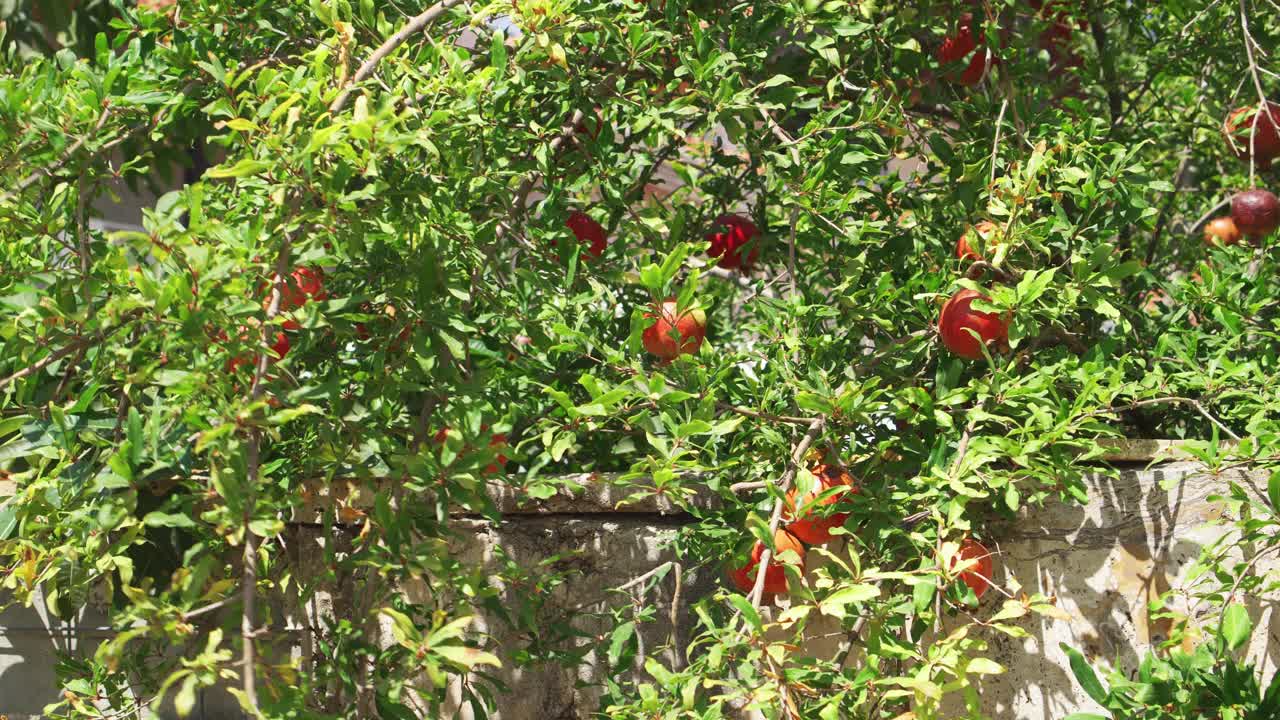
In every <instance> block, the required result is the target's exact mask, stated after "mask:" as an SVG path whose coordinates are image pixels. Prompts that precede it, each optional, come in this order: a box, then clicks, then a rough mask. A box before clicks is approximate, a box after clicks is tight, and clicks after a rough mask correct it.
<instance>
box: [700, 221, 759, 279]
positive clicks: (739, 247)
mask: <svg viewBox="0 0 1280 720" xmlns="http://www.w3.org/2000/svg"><path fill="white" fill-rule="evenodd" d="M715 225H716V226H717V227H722V228H724V229H723V230H721V231H720V232H712V233H708V234H707V236H706V239H707V242H709V243H711V248H710V249H709V250H707V254H708V255H710V256H711V257H718V258H720V262H718V263H716V264H717V265H719V266H720V267H722V268H726V269H729V270H736V269H739V268H742V269H744V270H749V269H751V266H752V265H754V264H755V262H756V258H757V257H759V255H760V248H759V242H758V241H757V242H752V240H753V239H754V238H755V237H756V236H757V235H759V234H760V230H759V228H757V227H756V225H755V223H753V222H751V221H750V220H748V219H747V218H745V217H743V216H741V215H721V216H720V217H718V218H716V222H715ZM743 248H746V257H743V254H742V253H743Z"/></svg>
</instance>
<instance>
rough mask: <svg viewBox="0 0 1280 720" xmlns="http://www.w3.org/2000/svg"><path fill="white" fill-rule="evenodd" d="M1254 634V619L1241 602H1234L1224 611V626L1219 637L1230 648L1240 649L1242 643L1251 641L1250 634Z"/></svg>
mask: <svg viewBox="0 0 1280 720" xmlns="http://www.w3.org/2000/svg"><path fill="white" fill-rule="evenodd" d="M1251 634H1253V619H1252V618H1250V617H1249V611H1248V610H1246V609H1245V607H1244V606H1243V605H1240V604H1239V603H1232V604H1230V605H1228V606H1227V609H1226V610H1225V611H1224V612H1223V613H1222V627H1221V629H1220V630H1219V637H1220V638H1221V639H1222V641H1223V642H1224V643H1226V647H1227V649H1228V650H1239V649H1240V647H1241V646H1242V645H1244V644H1245V643H1247V642H1249V636H1250V635H1251Z"/></svg>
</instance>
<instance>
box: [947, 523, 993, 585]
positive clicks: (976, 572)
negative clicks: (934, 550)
mask: <svg viewBox="0 0 1280 720" xmlns="http://www.w3.org/2000/svg"><path fill="white" fill-rule="evenodd" d="M966 560H974V561H976V563H977V564H975V565H974V566H973V567H972V568H970V569H969V570H965V571H964V572H962V573H960V581H961V582H963V583H964V584H965V585H968V586H969V588H970V589H971V590H973V594H974V595H977V596H978V599H979V600H981V599H982V596H983V595H984V594H985V593H986V592H987V588H989V587H991V576H992V574H993V573H994V572H995V563H994V562H993V561H992V559H991V551H990V550H988V549H987V548H986V546H985V545H983V544H982V543H980V542H978V541H977V540H974V539H972V538H965V541H964V542H963V543H961V544H960V551H959V552H957V553H956V554H955V555H953V556H952V557H951V569H953V570H954V569H955V567H956V566H957V565H959V564H960V563H961V562H964V561H966Z"/></svg>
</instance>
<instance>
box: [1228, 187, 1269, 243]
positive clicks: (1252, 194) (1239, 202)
mask: <svg viewBox="0 0 1280 720" xmlns="http://www.w3.org/2000/svg"><path fill="white" fill-rule="evenodd" d="M1231 219H1232V221H1234V222H1235V224H1236V227H1237V228H1239V229H1240V232H1242V233H1244V234H1245V235H1248V236H1249V237H1251V238H1254V239H1258V238H1263V237H1266V236H1267V235H1270V234H1271V233H1272V232H1274V231H1275V229H1276V227H1280V200H1277V199H1276V196H1275V195H1273V194H1272V193H1270V192H1269V191H1267V190H1259V189H1257V188H1255V189H1253V190H1246V191H1245V192H1242V193H1240V194H1239V195H1236V196H1235V197H1234V198H1232V199H1231Z"/></svg>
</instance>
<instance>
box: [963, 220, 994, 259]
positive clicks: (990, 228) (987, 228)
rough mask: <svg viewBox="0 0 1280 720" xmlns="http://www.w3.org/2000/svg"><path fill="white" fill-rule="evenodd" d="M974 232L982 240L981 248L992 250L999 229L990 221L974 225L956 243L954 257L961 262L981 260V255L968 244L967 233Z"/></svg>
mask: <svg viewBox="0 0 1280 720" xmlns="http://www.w3.org/2000/svg"><path fill="white" fill-rule="evenodd" d="M972 232H976V233H978V236H979V237H981V238H982V246H983V247H984V248H986V249H987V250H992V249H994V248H995V246H996V235H997V233H998V232H999V227H998V226H997V225H996V224H995V223H993V222H991V221H990V220H983V221H982V222H980V223H978V224H977V225H974V226H973V227H971V228H969V229H968V230H965V231H964V234H963V235H961V236H960V239H959V240H957V241H956V257H958V258H960V259H961V260H982V259H983V257H982V255H981V254H980V253H979V252H978V251H977V250H975V249H974V248H973V246H972V245H970V244H969V233H972Z"/></svg>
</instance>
